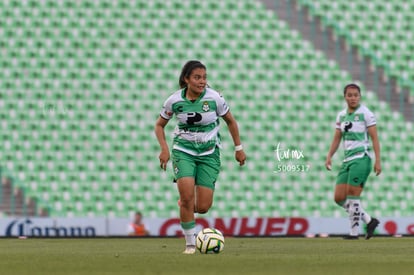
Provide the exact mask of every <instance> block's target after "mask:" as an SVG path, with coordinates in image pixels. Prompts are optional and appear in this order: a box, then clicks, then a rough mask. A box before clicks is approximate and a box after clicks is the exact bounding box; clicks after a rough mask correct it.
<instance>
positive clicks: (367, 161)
mask: <svg viewBox="0 0 414 275" xmlns="http://www.w3.org/2000/svg"><path fill="white" fill-rule="evenodd" d="M371 169H372V168H371V158H370V157H368V156H364V157H363V158H359V159H356V160H353V161H351V162H350V165H349V175H348V176H349V178H348V183H349V184H348V192H347V203H348V204H349V208H348V213H349V217H350V223H351V235H357V234H358V232H359V219H362V220H363V221H364V222H365V223H366V224H367V235H366V236H365V238H366V239H369V238H371V237H372V235H373V233H374V230H375V228H376V227H377V226H378V224H379V221H378V220H377V219H375V218H371V216H370V215H369V214H368V213H367V212H366V211H365V210H364V209H363V207H362V205H361V194H362V192H363V188H364V186H365V183H366V181H367V179H368V176H369V174H370V172H371ZM357 230H358V231H357Z"/></svg>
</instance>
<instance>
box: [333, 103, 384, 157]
mask: <svg viewBox="0 0 414 275" xmlns="http://www.w3.org/2000/svg"><path fill="white" fill-rule="evenodd" d="M376 123H377V122H376V119H375V116H374V114H373V113H372V112H371V111H370V110H369V109H368V108H367V107H366V106H365V105H362V104H360V105H359V107H358V108H357V109H356V110H355V111H354V112H353V113H348V111H347V108H345V109H344V110H342V111H341V112H339V113H338V116H337V117H336V129H339V130H341V132H342V140H343V146H344V153H345V157H344V162H346V161H350V160H352V159H356V158H361V157H363V156H364V154H365V153H366V154H368V156H371V155H370V143H369V136H368V127H370V126H373V125H376Z"/></svg>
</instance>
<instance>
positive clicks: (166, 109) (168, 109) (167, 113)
mask: <svg viewBox="0 0 414 275" xmlns="http://www.w3.org/2000/svg"><path fill="white" fill-rule="evenodd" d="M173 114H174V112H173V110H172V100H171V97H169V98H168V99H167V100H166V101H165V102H164V104H163V105H162V109H161V112H160V116H161V117H163V118H165V119H168V120H169V119H171V118H172V116H173Z"/></svg>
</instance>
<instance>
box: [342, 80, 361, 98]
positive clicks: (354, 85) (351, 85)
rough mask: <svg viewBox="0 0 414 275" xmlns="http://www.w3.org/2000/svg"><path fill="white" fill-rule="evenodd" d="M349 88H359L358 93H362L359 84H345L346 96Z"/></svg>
mask: <svg viewBox="0 0 414 275" xmlns="http://www.w3.org/2000/svg"><path fill="white" fill-rule="evenodd" d="M349 88H353V89H357V90H358V93H359V94H360V95H361V88H360V87H359V86H358V85H357V84H355V83H351V84H348V85H346V86H345V88H344V96H345V94H346V90H347V89H349Z"/></svg>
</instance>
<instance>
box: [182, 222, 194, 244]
mask: <svg viewBox="0 0 414 275" xmlns="http://www.w3.org/2000/svg"><path fill="white" fill-rule="evenodd" d="M183 232H184V237H185V245H194V246H195V236H196V235H195V227H194V228H191V229H183Z"/></svg>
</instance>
